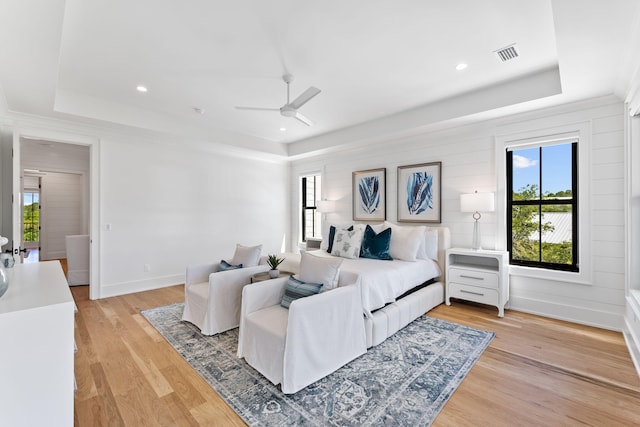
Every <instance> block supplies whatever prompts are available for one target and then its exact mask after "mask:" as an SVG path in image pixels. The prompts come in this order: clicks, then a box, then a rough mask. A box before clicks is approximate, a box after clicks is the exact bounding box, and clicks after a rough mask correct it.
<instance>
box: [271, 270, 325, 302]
mask: <svg viewBox="0 0 640 427" xmlns="http://www.w3.org/2000/svg"><path fill="white" fill-rule="evenodd" d="M321 288H322V283H306V282H303V281H302V280H298V279H296V278H295V277H293V276H289V280H288V281H287V286H286V287H285V288H284V295H283V296H282V301H280V305H281V306H283V307H284V308H287V309H288V308H289V306H290V305H291V303H292V302H293V301H295V300H297V299H298V298H304V297H309V296H311V295H315V294H317V293H319V292H320V289H321Z"/></svg>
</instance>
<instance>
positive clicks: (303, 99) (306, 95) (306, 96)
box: [289, 86, 320, 110]
mask: <svg viewBox="0 0 640 427" xmlns="http://www.w3.org/2000/svg"><path fill="white" fill-rule="evenodd" d="M319 93H320V89H318V88H317V87H313V86H311V87H310V88H309V89H307V90H305V91H304V92H302V94H301V95H300V96H298V97H297V98H296V99H294V100H293V101H291V102H290V103H289V105H290V106H291V107H293V108H294V109H296V110H297V109H298V108H300V107H302V106H303V105H304V104H306V103H307V102H309V100H310V99H311V98H313V97H314V96H316V95H317V94H319Z"/></svg>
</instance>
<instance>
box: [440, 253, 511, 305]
mask: <svg viewBox="0 0 640 427" xmlns="http://www.w3.org/2000/svg"><path fill="white" fill-rule="evenodd" d="M508 264H509V252H506V251H489V250H473V249H464V248H451V249H448V250H447V260H446V269H447V286H446V298H445V302H446V304H447V305H451V300H450V298H459V299H464V300H468V301H475V302H479V303H482V304H488V305H494V306H496V307H498V317H504V306H505V304H506V303H507V301H509V273H508V269H507V267H508Z"/></svg>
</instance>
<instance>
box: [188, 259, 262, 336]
mask: <svg viewBox="0 0 640 427" xmlns="http://www.w3.org/2000/svg"><path fill="white" fill-rule="evenodd" d="M219 269H220V264H219V263H214V264H203V265H194V266H188V267H187V272H186V279H185V285H184V294H185V295H184V297H185V298H184V311H183V313H182V320H186V321H188V322H191V323H193V324H194V325H196V326H197V327H198V328H200V331H201V332H202V334H203V335H214V334H218V333H220V332H224V331H227V330H229V329H233V328H236V327H237V326H238V325H239V323H240V302H241V298H242V288H243V287H245V286H246V285H247V284H249V283H250V282H251V276H253V275H254V274H257V273H262V272H265V271H268V270H269V266H268V265H267V263H266V258H265V257H261V258H260V262H259V264H258V265H257V266H254V267H245V268H239V269H237V270H227V271H218V270H219Z"/></svg>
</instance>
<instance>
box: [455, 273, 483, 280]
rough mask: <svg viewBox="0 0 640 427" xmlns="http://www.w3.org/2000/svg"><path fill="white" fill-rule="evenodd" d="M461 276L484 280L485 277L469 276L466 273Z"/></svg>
mask: <svg viewBox="0 0 640 427" xmlns="http://www.w3.org/2000/svg"><path fill="white" fill-rule="evenodd" d="M460 277H464V278H465V279H473V280H484V277H478V276H467V275H466V274H461V275H460Z"/></svg>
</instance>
